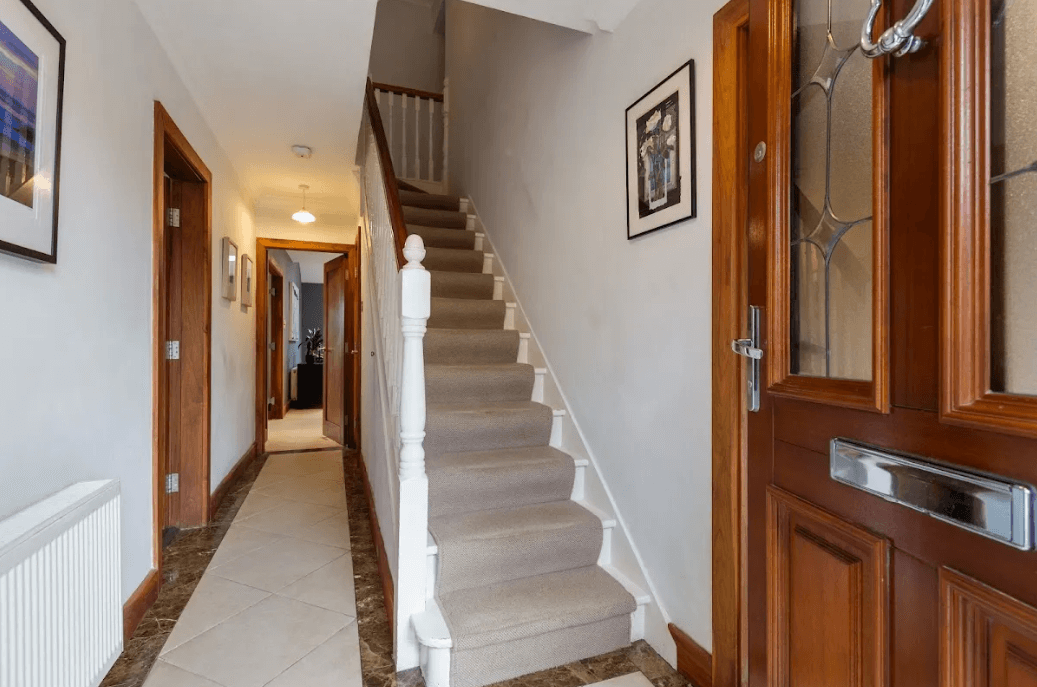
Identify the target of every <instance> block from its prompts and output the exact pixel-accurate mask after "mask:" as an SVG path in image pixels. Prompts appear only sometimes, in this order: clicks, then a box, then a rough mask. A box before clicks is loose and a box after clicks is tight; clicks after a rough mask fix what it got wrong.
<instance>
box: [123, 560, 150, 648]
mask: <svg viewBox="0 0 1037 687" xmlns="http://www.w3.org/2000/svg"><path fill="white" fill-rule="evenodd" d="M158 582H159V576H158V570H155V569H154V568H152V569H151V571H150V572H149V573H148V576H147V577H145V578H144V581H143V582H141V583H140V586H139V587H137V589H136V590H135V591H134V592H133V594H131V595H130V598H129V599H127V600H126V603H125V604H123V606H122V639H123V643H124V644H125V643H126V642H128V641H129V640H130V637H131V636H133V633H134V631H135V630H136V629H137V626H138V625H140V621H141V620H143V618H144V614H145V613H147V612H148V609H149V608H151V604H153V603H155V599H157V598H158V588H159V584H158Z"/></svg>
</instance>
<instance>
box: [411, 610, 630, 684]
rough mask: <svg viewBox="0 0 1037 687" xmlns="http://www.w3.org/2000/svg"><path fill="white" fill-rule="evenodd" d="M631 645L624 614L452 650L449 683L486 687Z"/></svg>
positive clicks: (627, 616) (627, 620)
mask: <svg viewBox="0 0 1037 687" xmlns="http://www.w3.org/2000/svg"><path fill="white" fill-rule="evenodd" d="M629 643H630V616H629V615H623V616H617V617H615V618H609V619H607V620H603V621H600V622H597V623H592V624H590V625H583V626H581V627H574V628H566V629H564V630H558V631H555V632H549V633H545V634H542V635H538V636H536V637H530V638H528V639H520V640H518V641H514V642H508V643H507V644H504V645H502V644H494V645H491V646H486V647H480V648H478V649H469V650H467V651H451V656H450V661H449V667H450V673H451V677H450V683H449V684H450V687H482V686H483V685H487V684H491V683H494V682H500V681H502V680H508V679H511V678H513V677H518V676H520V675H526V674H529V673H534V672H537V671H541V670H546V669H548V668H553V667H554V666H560V665H565V664H566V663H572V662H574V661H580V660H583V659H585V658H591V657H592V656H600V655H601V654H607V653H609V652H611V651H615V650H616V649H619V648H621V647H624V646H626V645H627V644H629ZM502 654H505V655H506V657H507V658H506V660H502ZM429 684H432V681H430V682H429Z"/></svg>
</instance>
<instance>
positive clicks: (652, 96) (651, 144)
mask: <svg viewBox="0 0 1037 687" xmlns="http://www.w3.org/2000/svg"><path fill="white" fill-rule="evenodd" d="M626 144H627V238H628V239H632V238H635V237H638V236H642V235H644V234H647V233H648V232H651V231H655V230H656V229H662V228H663V227H668V226H670V225H671V224H676V223H677V222H680V221H683V220H686V219H690V218H692V217H694V216H695V61H694V60H690V61H689V62H688V63H687V64H685V65H684V66H682V67H681V68H680V69H678V70H677V71H675V72H674V73H673V74H670V75H669V76H668V77H666V79H664V80H663V82H662V83H660V84H659V85H658V86H656V87H655V88H653V89H652V90H650V91H648V93H646V94H645V95H644V96H642V97H641V99H640V100H638V101H637V102H636V103H634V104H633V105H631V106H630V107H628V108H627V130H626Z"/></svg>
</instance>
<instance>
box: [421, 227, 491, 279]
mask: <svg viewBox="0 0 1037 687" xmlns="http://www.w3.org/2000/svg"><path fill="white" fill-rule="evenodd" d="M407 233H408V234H412V235H413V234H416V235H418V236H420V237H421V241H422V243H424V244H425V248H453V249H456V250H475V234H473V233H472V232H470V231H459V230H457V229H435V228H430V227H413V226H411V227H407ZM426 269H427V268H426Z"/></svg>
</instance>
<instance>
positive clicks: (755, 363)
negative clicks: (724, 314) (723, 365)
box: [731, 305, 763, 413]
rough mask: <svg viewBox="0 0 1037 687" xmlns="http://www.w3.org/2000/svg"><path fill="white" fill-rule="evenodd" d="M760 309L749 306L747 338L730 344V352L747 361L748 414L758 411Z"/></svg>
mask: <svg viewBox="0 0 1037 687" xmlns="http://www.w3.org/2000/svg"><path fill="white" fill-rule="evenodd" d="M760 343H761V335H760V309H759V308H758V307H757V306H755V305H750V306H749V338H748V339H735V340H734V341H732V342H731V350H732V351H734V352H735V353H737V354H738V355H740V356H743V357H746V358H748V359H749V379H748V389H746V391H747V392H748V397H747V399H748V400H747V403H746V405H747V409H748V411H749V412H750V413H755V412H757V411H759V410H760V360H762V359H763V349H762V348H760Z"/></svg>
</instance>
